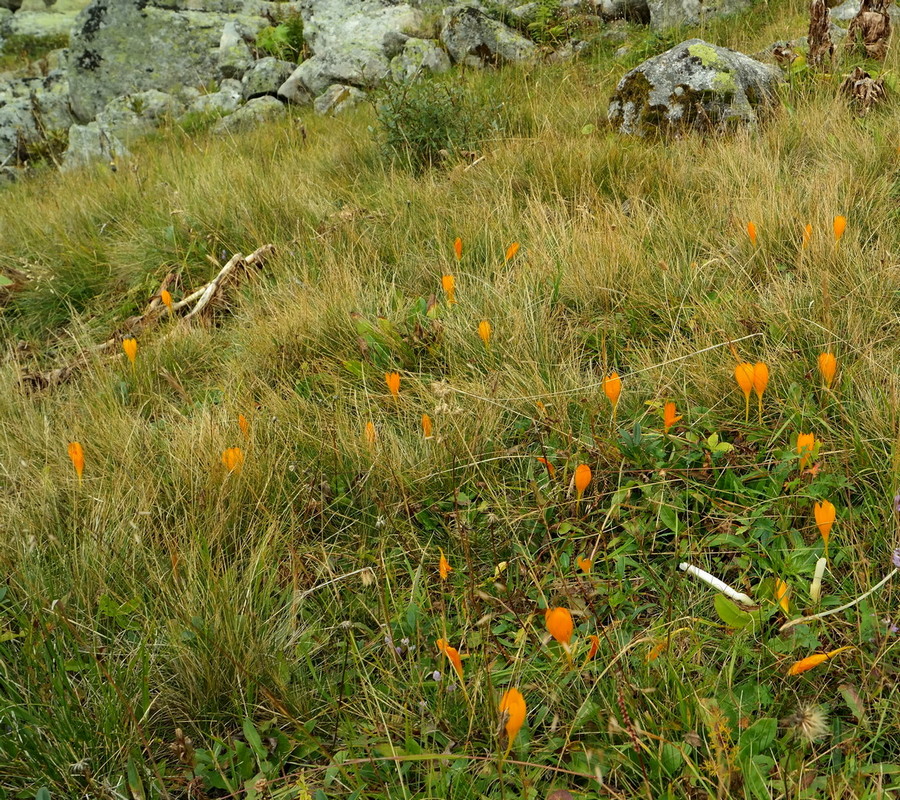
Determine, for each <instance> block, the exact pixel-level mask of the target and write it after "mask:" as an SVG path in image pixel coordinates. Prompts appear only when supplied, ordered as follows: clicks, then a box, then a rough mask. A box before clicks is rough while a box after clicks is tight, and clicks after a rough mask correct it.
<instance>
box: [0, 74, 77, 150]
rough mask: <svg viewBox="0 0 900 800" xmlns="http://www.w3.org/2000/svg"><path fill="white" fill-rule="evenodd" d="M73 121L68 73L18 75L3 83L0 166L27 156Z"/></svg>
mask: <svg viewBox="0 0 900 800" xmlns="http://www.w3.org/2000/svg"><path fill="white" fill-rule="evenodd" d="M73 122H74V118H73V116H72V113H71V111H70V109H69V94H68V84H67V82H66V76H65V73H63V72H62V71H59V70H57V71H54V72H51V73H50V74H48V75H47V76H45V77H38V78H18V79H15V80H12V81H9V82H7V83H6V84H4V85H2V86H0V166H10V165H13V166H15V165H16V164H17V163H18V162H19V161H22V160H28V159H29V157H30V154H31V153H32V152H34V151H37V150H39V149H40V148H41V145H42V143H43V142H45V141H49V140H58V139H60V138H61V137H63V136H64V135H65V131H66V130H67V129H68V127H69V126H70V125H71V124H72V123H73Z"/></svg>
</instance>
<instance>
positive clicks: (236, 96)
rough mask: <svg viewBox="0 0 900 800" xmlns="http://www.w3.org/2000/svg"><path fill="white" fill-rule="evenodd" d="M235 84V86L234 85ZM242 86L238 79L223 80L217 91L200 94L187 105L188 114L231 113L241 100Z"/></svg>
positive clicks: (236, 108)
mask: <svg viewBox="0 0 900 800" xmlns="http://www.w3.org/2000/svg"><path fill="white" fill-rule="evenodd" d="M235 84H236V86H235ZM243 96H244V92H243V87H242V86H241V84H240V83H239V82H238V81H234V80H224V81H222V86H221V87H220V89H219V91H218V92H213V93H212V94H204V95H200V97H198V98H197V99H196V100H194V102H193V103H191V104H190V105H189V106H188V110H187V113H189V114H221V115H222V116H225V115H226V114H231V113H233V112H235V111H237V110H238V108H239V107H240V105H241V102H242V101H243Z"/></svg>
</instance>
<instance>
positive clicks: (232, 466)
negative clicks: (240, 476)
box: [222, 447, 244, 472]
mask: <svg viewBox="0 0 900 800" xmlns="http://www.w3.org/2000/svg"><path fill="white" fill-rule="evenodd" d="M222 463H223V464H224V465H225V469H227V470H228V471H229V472H240V471H241V467H243V466H244V451H243V450H241V448H240V447H229V448H226V449H225V450H223V451H222Z"/></svg>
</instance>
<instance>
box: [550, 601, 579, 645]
mask: <svg viewBox="0 0 900 800" xmlns="http://www.w3.org/2000/svg"><path fill="white" fill-rule="evenodd" d="M544 622H545V624H546V625H547V630H548V631H549V632H550V635H551V636H552V637H553V638H554V639H556V641H557V642H559V643H560V644H561V645H562V646H563V647H565V648H568V646H569V642H571V641H572V633H573V631H574V630H575V624H574V623H573V622H572V613H571V612H570V611H569V609H568V608H563V607H562V606H558V607H556V608H548V609H547V610H546V611H545V612H544Z"/></svg>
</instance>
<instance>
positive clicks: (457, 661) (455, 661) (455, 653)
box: [436, 639, 463, 680]
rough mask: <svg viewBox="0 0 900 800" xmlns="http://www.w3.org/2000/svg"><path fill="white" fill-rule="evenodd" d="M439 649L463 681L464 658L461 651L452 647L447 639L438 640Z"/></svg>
mask: <svg viewBox="0 0 900 800" xmlns="http://www.w3.org/2000/svg"><path fill="white" fill-rule="evenodd" d="M436 644H437V649H438V650H440V651H441V652H442V653H443V654H444V655H445V656H447V658H448V659H449V660H450V663H451V664H452V665H453V669H455V670H456V674H457V675H459V679H460V680H462V679H463V665H462V657H461V656H460V654H459V650H457V649H456V648H455V647H451V646H450V642H448V641H447V640H446V639H438V640H437V642H436Z"/></svg>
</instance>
